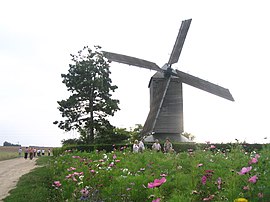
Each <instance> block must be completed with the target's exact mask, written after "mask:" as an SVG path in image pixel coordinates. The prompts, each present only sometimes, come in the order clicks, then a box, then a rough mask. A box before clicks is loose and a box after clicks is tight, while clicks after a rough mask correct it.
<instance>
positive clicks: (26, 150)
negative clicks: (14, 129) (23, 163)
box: [24, 147, 28, 159]
mask: <svg viewBox="0 0 270 202" xmlns="http://www.w3.org/2000/svg"><path fill="white" fill-rule="evenodd" d="M27 157H28V147H25V150H24V159H27Z"/></svg>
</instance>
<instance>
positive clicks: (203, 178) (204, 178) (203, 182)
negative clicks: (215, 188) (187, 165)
mask: <svg viewBox="0 0 270 202" xmlns="http://www.w3.org/2000/svg"><path fill="white" fill-rule="evenodd" d="M206 181H207V177H206V176H205V175H204V176H202V180H201V182H202V184H203V185H205V184H206Z"/></svg>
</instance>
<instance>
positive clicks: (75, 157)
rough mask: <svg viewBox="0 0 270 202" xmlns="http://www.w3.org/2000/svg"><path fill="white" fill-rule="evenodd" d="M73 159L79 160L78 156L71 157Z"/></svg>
mask: <svg viewBox="0 0 270 202" xmlns="http://www.w3.org/2000/svg"><path fill="white" fill-rule="evenodd" d="M72 158H73V159H80V158H81V157H80V156H72Z"/></svg>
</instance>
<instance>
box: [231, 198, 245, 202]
mask: <svg viewBox="0 0 270 202" xmlns="http://www.w3.org/2000/svg"><path fill="white" fill-rule="evenodd" d="M234 202H248V200H247V199H245V198H238V199H235V200H234Z"/></svg>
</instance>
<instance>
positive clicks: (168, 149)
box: [164, 138, 173, 153]
mask: <svg viewBox="0 0 270 202" xmlns="http://www.w3.org/2000/svg"><path fill="white" fill-rule="evenodd" d="M172 149H173V148H172V143H171V141H170V139H169V138H166V141H165V143H164V152H165V153H169V152H171V151H172Z"/></svg>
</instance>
